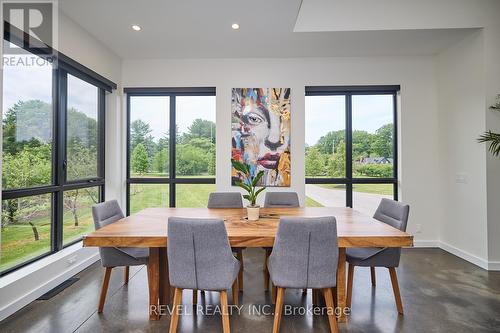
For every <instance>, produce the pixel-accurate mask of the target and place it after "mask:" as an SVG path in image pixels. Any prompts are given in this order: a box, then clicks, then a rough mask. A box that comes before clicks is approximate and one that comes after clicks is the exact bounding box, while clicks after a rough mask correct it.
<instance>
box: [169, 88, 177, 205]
mask: <svg viewBox="0 0 500 333" xmlns="http://www.w3.org/2000/svg"><path fill="white" fill-rule="evenodd" d="M169 126H170V128H169V131H170V135H169V146H170V147H169V150H168V151H169V163H168V166H169V171H168V177H169V178H170V180H171V181H172V182H171V183H170V185H169V186H170V188H169V201H170V202H169V206H170V207H175V184H174V182H175V144H176V141H177V126H176V114H175V95H173V94H172V95H170V121H169Z"/></svg>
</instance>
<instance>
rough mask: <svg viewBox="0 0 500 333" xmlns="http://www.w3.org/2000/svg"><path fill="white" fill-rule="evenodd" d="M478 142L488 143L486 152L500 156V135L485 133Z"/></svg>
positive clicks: (490, 132)
mask: <svg viewBox="0 0 500 333" xmlns="http://www.w3.org/2000/svg"><path fill="white" fill-rule="evenodd" d="M477 141H478V142H481V143H483V142H484V143H489V147H488V150H489V151H490V152H491V153H492V154H493V155H494V156H498V155H500V134H499V133H494V132H492V131H488V132H485V133H484V134H483V135H481V136H480V137H479V138H478V139H477Z"/></svg>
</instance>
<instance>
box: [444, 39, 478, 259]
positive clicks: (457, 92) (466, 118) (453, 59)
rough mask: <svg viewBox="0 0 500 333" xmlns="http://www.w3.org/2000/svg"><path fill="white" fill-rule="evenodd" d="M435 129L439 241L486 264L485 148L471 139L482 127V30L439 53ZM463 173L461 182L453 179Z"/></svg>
mask: <svg viewBox="0 0 500 333" xmlns="http://www.w3.org/2000/svg"><path fill="white" fill-rule="evenodd" d="M438 83H439V85H438V87H439V109H440V110H439V113H440V118H439V125H440V126H439V129H440V137H439V142H440V143H441V156H442V158H443V162H444V164H443V170H442V177H443V181H444V186H445V189H446V191H445V193H444V194H445V195H444V196H443V198H442V199H441V200H440V201H441V202H442V203H443V208H444V211H445V214H446V215H445V217H444V219H443V220H442V221H441V231H440V234H441V237H440V238H441V242H442V243H443V245H444V246H445V247H447V248H448V250H450V251H455V252H456V251H461V252H462V255H465V256H470V258H469V259H470V260H473V261H475V262H476V263H478V264H480V265H482V266H483V267H484V266H485V265H486V266H487V261H488V238H487V206H486V197H487V196H486V149H485V146H484V145H481V144H478V143H477V141H476V139H477V137H478V136H479V134H480V133H482V132H483V131H484V128H485V121H486V119H485V109H486V99H485V82H484V61H483V31H478V32H477V33H475V34H474V35H471V36H468V37H467V38H466V39H464V40H463V41H462V42H460V43H459V44H457V45H455V46H453V47H451V48H449V49H448V50H446V51H445V52H443V53H442V54H440V55H439V57H438ZM457 175H458V176H459V177H460V175H463V177H465V178H466V179H465V180H464V181H465V182H460V180H458V181H457Z"/></svg>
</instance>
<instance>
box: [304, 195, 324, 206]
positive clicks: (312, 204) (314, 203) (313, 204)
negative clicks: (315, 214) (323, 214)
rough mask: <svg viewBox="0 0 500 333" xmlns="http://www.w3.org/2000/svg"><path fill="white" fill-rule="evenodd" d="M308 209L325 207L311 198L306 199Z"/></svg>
mask: <svg viewBox="0 0 500 333" xmlns="http://www.w3.org/2000/svg"><path fill="white" fill-rule="evenodd" d="M306 207H323V205H322V204H320V203H319V202H317V201H315V200H313V199H311V198H309V197H306Z"/></svg>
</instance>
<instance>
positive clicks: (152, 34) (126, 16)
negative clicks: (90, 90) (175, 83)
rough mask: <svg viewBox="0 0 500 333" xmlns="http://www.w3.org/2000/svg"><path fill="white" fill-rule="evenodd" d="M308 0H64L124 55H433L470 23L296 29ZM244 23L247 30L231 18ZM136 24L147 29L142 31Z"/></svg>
mask: <svg viewBox="0 0 500 333" xmlns="http://www.w3.org/2000/svg"><path fill="white" fill-rule="evenodd" d="M300 4H301V1H300V0H253V1H243V0H204V1H202V0H182V1H181V0H146V1H137V0H135V1H134V0H85V1H81V0H59V7H60V8H61V10H62V11H63V12H65V13H66V14H67V15H68V16H69V17H70V18H72V19H73V20H74V21H75V22H77V23H78V24H79V25H81V26H82V27H83V28H84V29H86V30H87V31H88V32H90V33H91V34H92V35H93V36H95V37H96V38H97V39H99V40H100V41H102V42H103V43H104V44H105V45H107V46H108V47H109V48H110V49H111V50H113V51H114V52H115V53H116V54H117V55H119V56H120V57H121V58H123V59H142V58H144V59H146V58H148V59H151V58H238V57H328V56H373V55H430V54H436V53H438V52H440V51H441V50H443V49H445V48H446V47H448V46H450V45H452V44H454V43H456V42H457V41H458V40H460V39H462V38H463V37H464V36H465V35H466V34H468V33H470V29H441V30H397V31H347V32H346V31H344V32H293V30H294V26H295V21H296V19H297V16H298V14H299V9H300ZM234 22H237V23H239V24H240V27H241V28H240V30H238V31H234V30H232V29H231V24H232V23H234ZM132 24H138V25H140V26H141V27H142V31H140V32H135V31H133V30H132V29H131V25H132Z"/></svg>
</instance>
